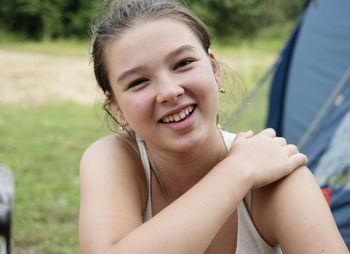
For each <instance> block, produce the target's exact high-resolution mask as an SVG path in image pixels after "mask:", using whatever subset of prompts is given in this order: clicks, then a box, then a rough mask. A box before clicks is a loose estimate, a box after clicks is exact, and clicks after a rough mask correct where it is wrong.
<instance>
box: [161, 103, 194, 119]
mask: <svg viewBox="0 0 350 254" xmlns="http://www.w3.org/2000/svg"><path fill="white" fill-rule="evenodd" d="M192 111H193V106H188V107H187V108H185V109H183V110H181V112H179V113H176V114H173V115H171V116H166V117H164V118H162V121H163V122H165V123H169V122H178V121H181V120H182V119H184V118H185V117H186V116H187V115H189V114H190V113H191V112H192Z"/></svg>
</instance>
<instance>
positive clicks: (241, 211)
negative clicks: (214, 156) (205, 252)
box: [136, 131, 281, 254]
mask: <svg viewBox="0 0 350 254" xmlns="http://www.w3.org/2000/svg"><path fill="white" fill-rule="evenodd" d="M222 135H223V137H224V141H225V145H226V147H227V149H230V147H231V145H232V143H233V140H234V138H235V134H233V133H229V132H226V131H222ZM136 140H137V145H138V148H139V151H140V155H141V161H142V164H143V167H144V169H145V173H146V179H147V188H148V198H147V205H146V210H145V212H144V214H143V221H144V222H146V221H147V220H149V219H151V218H152V202H151V169H150V164H149V161H148V156H147V152H146V148H145V144H144V142H143V140H142V139H141V138H140V137H138V136H137V135H136ZM245 199H246V202H247V204H248V205H249V206H250V192H249V193H248V194H247V196H246V197H245ZM237 213H238V230H237V246H236V252H235V254H255V253H264V254H265V253H271V254H273V253H281V250H280V248H279V247H272V246H270V245H269V244H268V243H266V242H265V241H264V239H262V237H261V236H260V234H259V233H258V231H257V230H256V228H255V226H254V224H253V222H252V220H251V218H250V215H249V213H248V209H247V207H246V205H245V202H243V201H241V202H240V203H239V205H238V207H237Z"/></svg>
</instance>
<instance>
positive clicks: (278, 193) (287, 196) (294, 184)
mask: <svg viewBox="0 0 350 254" xmlns="http://www.w3.org/2000/svg"><path fill="white" fill-rule="evenodd" d="M252 218H253V221H254V223H255V225H256V227H257V229H258V231H259V232H260V234H261V236H262V237H263V238H264V239H265V240H266V241H267V242H268V243H270V244H271V245H274V244H277V243H279V244H280V246H281V247H282V250H283V253H321V252H323V251H325V253H347V252H343V251H344V250H345V248H346V247H345V245H344V242H343V240H342V238H341V236H340V234H339V231H338V229H337V227H336V225H335V222H334V219H333V217H332V214H331V211H330V209H329V207H328V204H327V202H326V199H325V198H324V196H323V194H322V192H321V189H320V187H319V186H318V184H317V182H316V180H315V178H314V176H313V175H312V173H311V172H310V170H309V169H308V168H307V167H305V166H304V167H301V168H299V169H297V170H295V171H294V172H293V173H292V174H290V175H289V176H287V177H285V178H283V179H281V180H279V181H277V182H275V183H273V184H270V185H268V186H266V187H263V188H260V189H258V190H255V191H254V192H253V194H252ZM286 249H287V250H288V251H286ZM337 251H338V252H337ZM339 251H340V252H339Z"/></svg>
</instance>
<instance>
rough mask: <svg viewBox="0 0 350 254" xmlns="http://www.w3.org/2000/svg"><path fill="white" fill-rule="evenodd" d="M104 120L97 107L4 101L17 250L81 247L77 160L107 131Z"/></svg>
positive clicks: (1, 151)
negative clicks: (27, 105)
mask: <svg viewBox="0 0 350 254" xmlns="http://www.w3.org/2000/svg"><path fill="white" fill-rule="evenodd" d="M97 112H99V113H97ZM103 122H104V118H103V113H102V110H101V111H100V108H99V107H98V108H97V107H86V106H85V107H84V106H79V105H76V104H68V103H67V104H60V105H59V104H58V105H42V106H39V107H36V108H21V107H19V106H9V105H0V133H1V135H0V162H1V163H2V164H6V165H8V166H10V167H11V169H12V170H13V173H14V177H15V180H16V196H15V203H14V211H13V231H12V235H13V245H14V247H15V249H14V250H15V251H16V250H17V253H21V252H20V250H23V251H24V252H23V253H78V252H79V248H78V231H77V220H78V209H79V160H80V157H81V155H82V153H83V151H84V150H85V149H86V147H87V146H88V145H89V144H91V143H92V142H93V141H94V140H96V139H97V138H98V137H100V136H103V135H105V134H106V133H108V130H107V129H106V128H105V127H104V126H103V125H102V123H103ZM15 253H16V252H15Z"/></svg>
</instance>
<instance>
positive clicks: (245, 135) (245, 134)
mask: <svg viewBox="0 0 350 254" xmlns="http://www.w3.org/2000/svg"><path fill="white" fill-rule="evenodd" d="M253 135H254V133H253V131H252V130H249V131H246V132H240V133H238V134H237V136H236V139H235V140H236V141H237V140H239V139H243V138H251V137H252V136H253Z"/></svg>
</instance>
